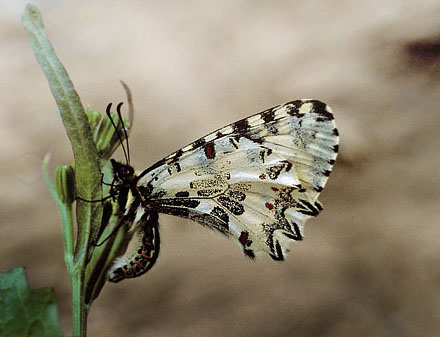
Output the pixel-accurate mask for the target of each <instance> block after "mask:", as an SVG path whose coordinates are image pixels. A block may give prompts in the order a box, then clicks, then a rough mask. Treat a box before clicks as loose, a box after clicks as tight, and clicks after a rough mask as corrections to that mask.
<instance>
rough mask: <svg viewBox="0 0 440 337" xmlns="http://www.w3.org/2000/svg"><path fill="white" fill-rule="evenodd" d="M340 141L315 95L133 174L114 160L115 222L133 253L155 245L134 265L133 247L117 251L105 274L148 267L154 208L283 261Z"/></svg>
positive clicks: (249, 251) (314, 209) (316, 208)
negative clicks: (129, 235) (126, 226)
mask: <svg viewBox="0 0 440 337" xmlns="http://www.w3.org/2000/svg"><path fill="white" fill-rule="evenodd" d="M338 143H339V136H338V131H337V129H336V126H335V123H334V120H333V115H332V113H331V109H330V108H329V107H328V106H327V105H325V104H324V103H322V102H319V101H316V100H297V101H292V102H289V103H286V104H284V105H280V106H277V107H274V108H271V109H267V110H265V111H263V112H261V113H259V114H255V115H253V116H250V117H248V118H245V119H242V120H240V121H237V122H235V123H233V124H230V125H228V126H226V127H224V128H221V129H219V130H217V131H215V132H213V133H211V134H209V135H207V136H205V137H202V138H200V139H198V140H197V141H195V142H193V143H192V144H190V145H188V146H186V147H184V148H182V149H180V150H178V151H176V152H174V153H173V154H171V155H169V156H167V157H165V158H164V159H163V160H161V161H159V162H158V163H156V164H154V165H153V166H151V167H150V168H148V169H146V170H144V171H143V172H141V173H139V174H138V175H136V174H134V170H133V169H132V168H131V167H130V166H129V165H123V164H120V163H117V162H114V164H113V162H112V164H113V168H114V171H115V173H114V174H115V180H116V181H117V182H118V185H117V187H116V188H117V189H118V190H119V194H120V195H121V196H118V198H120V199H118V202H120V203H125V205H124V207H123V209H124V210H125V212H124V216H123V217H122V220H121V221H126V222H128V223H130V224H131V230H132V231H134V232H137V233H138V234H137V237H138V240H139V244H140V245H141V248H140V249H139V250H138V251H142V252H143V251H144V250H145V248H146V247H150V246H153V247H154V249H152V250H150V251H149V252H150V253H153V254H150V255H151V259H150V260H148V259H145V258H144V260H145V261H147V263H145V267H144V265H142V266H140V267H139V268H136V265H137V266H139V265H140V264H139V263H138V262H137V261H138V260H139V253H138V251H136V252H135V253H130V254H128V255H125V256H124V257H122V258H121V260H119V262H117V263H115V265H114V266H113V267H112V268H111V269H110V272H109V280H110V281H119V280H121V279H123V278H125V277H135V276H139V275H141V274H143V273H144V272H145V271H146V270H148V269H149V268H151V266H152V263H151V261H153V263H154V261H156V259H157V254H158V251H159V234H158V233H159V232H158V224H157V214H158V213H166V214H171V215H176V216H180V217H184V218H189V219H192V220H194V221H196V222H198V223H200V224H202V225H205V226H207V227H209V228H212V229H215V230H218V231H220V232H221V233H223V234H225V235H227V236H232V237H233V238H234V239H235V240H236V241H237V243H238V244H239V245H240V246H241V247H242V249H243V250H244V253H245V254H246V255H247V256H249V257H252V258H253V257H255V253H267V254H268V255H270V256H271V257H272V258H273V259H275V260H283V258H284V255H285V254H286V253H287V252H288V242H289V241H291V240H302V238H303V227H304V223H305V221H306V220H307V219H308V218H310V217H313V216H317V215H318V214H319V212H320V211H321V210H322V205H321V204H320V203H319V201H318V200H317V198H318V196H319V193H320V192H321V191H322V189H323V187H324V185H325V183H326V181H327V179H328V176H329V175H330V172H331V169H332V167H333V164H334V162H335V160H336V156H337V151H338ZM124 170H125V171H124ZM122 192H123V193H122ZM124 194H127V197H124V196H123V195H124ZM119 200H120V201H119ZM156 236H157V238H156ZM136 258H138V260H136ZM144 260H142V261H144ZM121 261H122V262H121ZM133 266H134V267H133ZM120 269H122V272H121V271H120ZM116 270H118V272H116ZM124 270H129V272H124ZM115 273H116V274H117V276H118V277H115V276H114V275H115Z"/></svg>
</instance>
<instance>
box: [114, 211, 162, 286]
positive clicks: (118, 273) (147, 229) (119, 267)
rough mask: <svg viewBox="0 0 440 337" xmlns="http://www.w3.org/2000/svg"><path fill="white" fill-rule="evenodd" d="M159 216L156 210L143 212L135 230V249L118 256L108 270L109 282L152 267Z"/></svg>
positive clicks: (156, 246) (156, 252)
mask: <svg viewBox="0 0 440 337" xmlns="http://www.w3.org/2000/svg"><path fill="white" fill-rule="evenodd" d="M158 219H159V216H158V213H157V212H154V211H153V212H151V213H149V214H148V215H147V214H145V215H144V216H143V217H142V218H141V220H140V221H139V223H140V224H141V225H140V226H137V227H138V228H137V229H136V230H135V234H134V235H135V236H137V240H133V241H135V242H136V243H135V244H136V246H135V247H137V250H135V251H134V252H133V253H131V254H127V255H124V256H121V257H119V258H118V259H117V260H116V261H115V263H114V265H113V266H112V267H111V269H110V270H109V272H108V279H109V281H111V282H119V281H122V280H123V279H125V278H133V277H138V276H141V275H142V274H144V273H146V272H147V271H148V270H149V269H151V268H152V267H153V265H154V264H155V263H156V260H157V258H158V256H159V249H160V237H159V222H158Z"/></svg>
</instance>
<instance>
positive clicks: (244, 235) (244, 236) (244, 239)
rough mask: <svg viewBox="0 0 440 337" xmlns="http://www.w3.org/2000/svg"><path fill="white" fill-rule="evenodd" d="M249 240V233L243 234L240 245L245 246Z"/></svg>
mask: <svg viewBox="0 0 440 337" xmlns="http://www.w3.org/2000/svg"><path fill="white" fill-rule="evenodd" d="M248 238H249V233H248V232H241V234H240V237H239V239H238V241H240V243H241V244H242V245H243V246H244V245H245V244H246V242H247V240H248Z"/></svg>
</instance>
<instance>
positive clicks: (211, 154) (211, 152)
mask: <svg viewBox="0 0 440 337" xmlns="http://www.w3.org/2000/svg"><path fill="white" fill-rule="evenodd" d="M205 155H206V158H208V159H214V158H215V148H214V143H213V142H209V143H206V145H205Z"/></svg>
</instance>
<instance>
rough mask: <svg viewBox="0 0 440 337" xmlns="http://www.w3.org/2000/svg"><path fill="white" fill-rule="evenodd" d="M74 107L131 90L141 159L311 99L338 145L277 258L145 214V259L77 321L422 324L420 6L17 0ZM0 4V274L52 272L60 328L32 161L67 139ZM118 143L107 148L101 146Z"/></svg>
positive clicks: (432, 13)
mask: <svg viewBox="0 0 440 337" xmlns="http://www.w3.org/2000/svg"><path fill="white" fill-rule="evenodd" d="M36 3H37V4H38V5H39V6H40V9H41V10H42V12H43V17H44V22H45V25H46V28H47V30H48V32H49V36H50V38H51V40H52V43H53V44H54V46H55V49H56V51H57V54H58V56H59V57H60V59H61V60H62V62H63V63H64V65H65V66H66V68H67V70H68V72H69V74H70V76H71V78H72V80H73V82H74V84H75V86H76V89H77V90H78V92H79V94H80V96H81V99H82V102H83V104H84V105H87V104H90V105H91V106H92V107H94V108H96V109H101V110H103V109H105V106H106V105H107V103H108V102H119V101H121V100H124V99H125V94H124V92H123V90H122V88H121V86H120V84H119V82H118V80H119V79H123V80H124V81H126V82H127V83H128V84H129V85H130V87H131V89H132V91H133V95H134V103H135V107H136V116H135V125H134V129H133V133H132V137H131V147H132V164H133V165H134V166H135V167H136V168H138V169H144V168H146V167H147V166H149V165H151V164H153V163H155V162H156V161H157V160H159V159H161V158H162V157H164V156H166V155H168V154H169V153H171V152H172V151H174V150H177V149H178V148H180V147H182V146H184V145H186V144H188V143H189V142H191V141H193V140H195V139H197V138H199V137H200V136H203V135H205V134H206V133H208V132H210V131H212V130H214V129H217V128H219V127H222V126H224V125H226V124H228V123H230V122H233V121H235V120H237V119H239V118H243V117H246V116H248V115H250V114H253V113H255V112H259V111H262V110H264V109H265V108H268V107H272V106H274V105H277V104H280V103H283V102H286V101H289V100H292V99H298V98H316V99H320V100H322V101H324V102H327V103H328V104H330V105H331V106H332V108H333V110H334V112H335V116H336V121H337V124H338V127H339V130H340V134H341V145H340V157H339V159H338V161H337V163H336V165H335V168H334V171H333V174H332V176H331V177H330V180H329V182H328V184H327V187H326V189H325V190H324V192H323V193H322V196H321V201H322V202H323V204H324V207H325V210H324V212H322V213H321V215H320V216H319V217H318V218H316V219H312V220H311V221H309V222H308V225H307V228H306V239H305V241H303V242H302V243H299V244H294V245H292V251H291V254H290V256H288V258H287V260H286V261H285V262H283V263H275V262H273V261H272V260H271V259H270V258H265V259H264V258H263V259H259V260H258V261H257V262H252V261H250V260H248V259H247V258H245V257H244V255H243V253H242V252H241V249H240V248H239V247H236V246H235V245H234V244H233V243H232V242H231V241H228V240H226V239H224V238H223V237H222V236H220V235H218V234H216V233H214V232H210V231H208V230H206V229H204V228H201V226H198V225H196V224H194V223H191V222H190V221H188V220H184V219H179V218H173V217H171V216H162V217H161V239H162V240H161V241H162V245H161V256H160V258H159V260H158V262H157V264H156V266H155V267H154V268H153V269H152V270H151V271H150V272H149V273H148V274H147V275H146V276H144V277H142V278H139V279H135V280H130V281H124V282H122V283H120V284H117V285H114V284H108V285H107V286H106V287H105V288H104V290H103V293H102V294H101V296H100V298H99V299H98V300H97V301H96V302H95V303H94V305H93V309H92V312H91V315H90V318H89V333H90V334H89V335H90V336H147V335H148V336H387V337H389V336H399V337H401V336H423V337H427V336H438V335H439V329H440V268H439V263H440V244H439V238H440V226H439V225H440V220H439V208H440V173H439V172H440V136H439V130H440V81H439V78H440V21H439V17H440V4H439V2H438V1H428V0H426V1H414V0H413V1H390V0H388V1H379V0H376V1H348V0H345V1H330V0H327V1H306V0H304V1H277V2H275V1H273V2H269V1H265V2H263V1H252V0H240V1H236V0H228V1H219V2H214V1H67V0H64V1H55V0H46V1H36ZM24 6H25V1H21V0H14V1H1V4H0V20H1V22H0V74H1V80H0V102H1V107H0V132H1V135H2V141H1V142H0V151H1V152H0V153H1V158H2V159H1V164H0V175H1V176H0V186H1V188H0V270H1V271H7V270H9V269H11V268H13V267H14V266H17V265H22V266H25V267H26V269H27V275H28V278H29V282H30V285H31V286H32V287H33V288H39V287H50V286H51V287H54V288H55V290H56V292H57V295H58V298H59V309H60V310H59V315H60V318H61V321H62V326H63V330H64V331H65V333H66V334H69V333H70V331H71V321H70V320H71V309H70V288H69V282H68V276H67V273H66V269H65V266H64V260H63V256H62V254H63V248H62V240H61V228H60V225H59V216H58V214H57V210H56V207H55V203H54V201H53V200H52V199H51V196H50V194H49V192H48V191H47V189H46V187H45V185H44V183H43V181H42V176H41V169H40V167H41V162H42V159H43V156H44V154H45V153H47V152H51V153H52V167H55V165H58V164H63V163H70V162H71V159H72V155H71V149H70V145H69V143H68V141H67V137H66V135H65V131H64V129H63V127H62V125H61V122H60V121H59V120H58V119H57V117H56V115H55V112H54V108H55V103H54V100H53V98H52V96H51V94H50V91H49V89H48V85H47V82H46V79H45V77H44V75H43V73H42V71H41V69H40V68H39V66H38V65H37V62H36V59H35V57H34V55H33V54H32V51H31V48H30V45H29V43H28V40H27V37H26V36H25V34H24V31H23V29H22V27H21V24H20V16H21V13H22V11H23V8H24ZM117 156H118V157H119V158H122V155H121V153H117Z"/></svg>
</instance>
